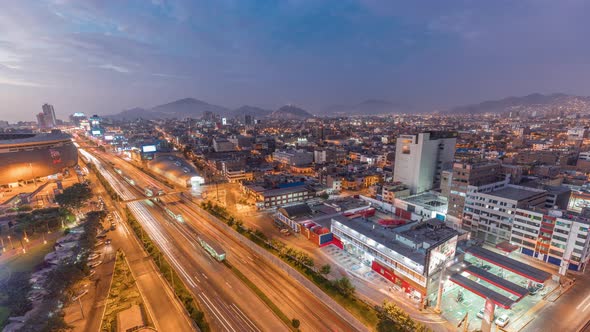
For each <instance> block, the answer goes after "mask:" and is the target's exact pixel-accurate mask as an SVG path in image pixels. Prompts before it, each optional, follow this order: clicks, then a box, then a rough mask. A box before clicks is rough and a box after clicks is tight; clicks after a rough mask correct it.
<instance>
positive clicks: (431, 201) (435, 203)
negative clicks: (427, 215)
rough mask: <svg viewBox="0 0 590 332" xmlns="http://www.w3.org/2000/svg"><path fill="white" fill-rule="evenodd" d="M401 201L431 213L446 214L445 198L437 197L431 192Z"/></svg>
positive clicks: (446, 202)
mask: <svg viewBox="0 0 590 332" xmlns="http://www.w3.org/2000/svg"><path fill="white" fill-rule="evenodd" d="M402 201H405V202H407V203H410V204H413V205H419V206H422V207H424V208H427V209H429V210H432V211H437V212H443V213H446V212H447V207H448V201H447V199H446V197H444V196H441V195H437V194H435V193H432V192H426V193H423V194H418V195H414V196H410V197H406V198H403V199H402Z"/></svg>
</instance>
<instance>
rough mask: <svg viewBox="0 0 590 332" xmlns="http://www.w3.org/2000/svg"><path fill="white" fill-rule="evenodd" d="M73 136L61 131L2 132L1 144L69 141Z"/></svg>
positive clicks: (0, 135)
mask: <svg viewBox="0 0 590 332" xmlns="http://www.w3.org/2000/svg"><path fill="white" fill-rule="evenodd" d="M71 139H72V137H71V136H70V135H68V134H66V133H63V132H61V131H53V132H51V133H38V134H0V146H10V145H32V144H35V143H44V142H54V141H69V140H71Z"/></svg>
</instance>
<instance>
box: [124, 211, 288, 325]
mask: <svg viewBox="0 0 590 332" xmlns="http://www.w3.org/2000/svg"><path fill="white" fill-rule="evenodd" d="M128 206H129V208H130V209H131V210H132V211H134V214H135V213H137V215H139V216H141V220H142V224H143V225H144V226H145V227H146V231H147V232H148V234H150V237H152V238H153V239H154V241H155V242H157V243H158V246H159V247H160V248H161V250H162V251H163V252H164V254H166V257H168V258H169V261H170V262H171V264H173V265H174V267H175V269H176V270H177V271H178V273H179V275H180V276H181V277H182V278H183V279H184V281H185V283H186V284H187V285H188V286H189V289H190V290H191V291H192V292H193V293H194V294H195V295H196V296H197V297H198V299H199V300H200V302H201V303H202V305H203V307H205V308H207V309H209V312H210V314H211V316H212V317H214V318H215V320H214V321H216V322H218V328H219V329H220V330H227V331H260V329H262V328H264V330H265V331H272V330H274V331H276V330H284V329H286V327H285V326H284V325H282V323H281V322H280V321H278V318H276V317H274V315H273V314H272V312H270V310H269V309H268V308H266V306H265V305H264V303H262V302H261V301H260V300H259V299H258V298H256V295H255V294H254V293H252V292H251V291H250V290H249V289H247V288H246V287H245V286H244V285H243V284H242V283H241V281H240V280H238V279H237V278H235V276H234V275H233V274H232V273H231V271H229V270H228V269H227V268H226V267H225V266H224V265H223V264H220V263H219V262H217V261H215V260H213V258H211V257H210V256H209V255H208V254H207V253H206V252H205V251H203V250H202V249H201V248H200V247H199V246H198V245H196V241H195V240H194V239H193V238H191V235H190V234H188V233H186V232H184V231H182V230H180V229H179V228H178V227H177V222H176V221H170V220H167V218H168V217H167V216H166V215H164V214H163V213H162V212H161V210H160V209H159V208H158V207H155V206H153V207H152V206H148V204H146V203H144V202H132V203H129V204H128ZM228 285H229V286H228ZM241 308H245V309H244V310H248V311H251V312H252V316H250V317H248V314H244V311H243V310H242V309H241ZM246 308H247V309H246ZM251 317H257V318H258V319H255V321H256V322H257V323H254V322H253V321H254V320H253V319H252V318H251ZM261 317H264V319H263V320H260V319H259V318H261ZM257 324H258V325H261V327H260V329H259V328H258V326H257ZM214 330H216V329H214Z"/></svg>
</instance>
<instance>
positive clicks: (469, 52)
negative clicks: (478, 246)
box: [0, 0, 590, 121]
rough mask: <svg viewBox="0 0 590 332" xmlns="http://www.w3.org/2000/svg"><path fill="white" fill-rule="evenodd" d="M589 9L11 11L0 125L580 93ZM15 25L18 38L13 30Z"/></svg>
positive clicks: (0, 48) (542, 5)
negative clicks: (181, 110) (180, 106)
mask: <svg viewBox="0 0 590 332" xmlns="http://www.w3.org/2000/svg"><path fill="white" fill-rule="evenodd" d="M587 7H588V4H585V3H583V2H579V1H561V2H549V1H524V2H519V4H518V5H514V4H513V3H511V2H508V1H506V2H493V3H488V4H481V3H471V2H466V1H452V2H447V3H445V4H444V5H436V4H434V3H433V2H431V1H421V2H418V3H414V4H412V5H407V4H401V3H399V2H392V1H323V2H317V1H287V2H275V3H270V4H269V3H266V2H256V1H240V2H231V1H223V2H215V3H208V2H192V1H185V2H183V1H151V2H136V3H127V4H126V5H125V6H121V5H120V4H119V3H118V2H115V1H83V2H77V1H76V2H74V1H64V0H59V1H57V0H55V1H41V2H34V3H33V2H28V1H9V2H8V3H7V4H5V6H4V10H3V12H2V13H0V31H1V32H2V34H1V36H2V37H0V77H1V79H0V85H1V86H2V89H0V100H2V101H3V107H2V110H1V111H0V115H1V116H2V118H3V119H6V120H9V121H17V120H33V119H32V117H31V115H30V114H36V113H38V112H39V106H40V105H41V104H43V103H45V102H49V103H51V104H53V105H54V106H55V109H56V113H57V117H58V118H65V117H66V115H67V114H71V113H74V112H78V111H82V112H85V113H87V114H95V113H97V114H103V115H104V114H113V113H117V112H119V111H121V110H123V109H127V108H133V107H150V106H154V105H159V104H163V103H166V102H170V101H173V100H176V99H180V98H185V97H194V98H197V99H201V100H204V101H207V102H210V103H213V104H219V105H223V106H226V107H230V108H234V107H239V106H241V105H244V104H251V105H256V106H261V107H265V108H270V109H276V108H277V107H278V106H280V105H283V104H287V103H293V104H296V105H299V106H301V107H303V108H305V109H307V110H309V111H311V112H312V113H314V112H318V111H320V110H321V109H322V108H324V107H327V106H330V105H333V104H355V103H359V102H361V101H363V100H366V99H384V100H389V101H391V102H394V103H401V104H405V105H410V106H412V107H411V108H409V110H410V111H421V112H427V111H433V110H436V109H442V108H446V107H451V106H457V105H461V104H466V103H472V102H480V101H482V100H488V99H497V98H503V97H506V96H511V95H526V94H529V93H534V92H540V93H554V92H564V93H571V94H578V95H587V93H585V91H587V90H586V88H587V86H588V81H587V77H590V75H588V74H589V71H590V69H589V68H588V66H586V65H584V60H583V59H584V58H585V57H586V56H587V55H588V53H589V52H590V49H589V47H588V45H587V43H585V42H584V31H587V28H588V24H589V23H587V21H586V20H584V15H583V13H585V12H586V11H587V9H588V8H587ZM15 26H18V27H19V28H18V29H15V28H14V27H15Z"/></svg>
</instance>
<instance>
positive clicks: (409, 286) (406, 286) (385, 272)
mask: <svg viewBox="0 0 590 332" xmlns="http://www.w3.org/2000/svg"><path fill="white" fill-rule="evenodd" d="M371 268H372V269H373V271H375V272H377V273H379V274H380V275H382V276H384V277H385V278H386V279H387V280H389V281H391V282H393V283H394V284H396V285H397V286H399V287H400V288H401V289H403V290H404V292H406V293H412V291H417V292H419V293H420V294H422V296H425V295H426V292H425V291H424V290H423V289H422V288H421V287H418V285H414V283H413V282H412V283H410V282H408V281H406V280H404V279H403V278H401V277H399V276H397V275H396V274H395V272H393V271H392V270H391V268H389V267H387V266H385V265H383V264H380V263H379V262H377V261H376V260H374V261H373V262H372V263H371Z"/></svg>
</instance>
